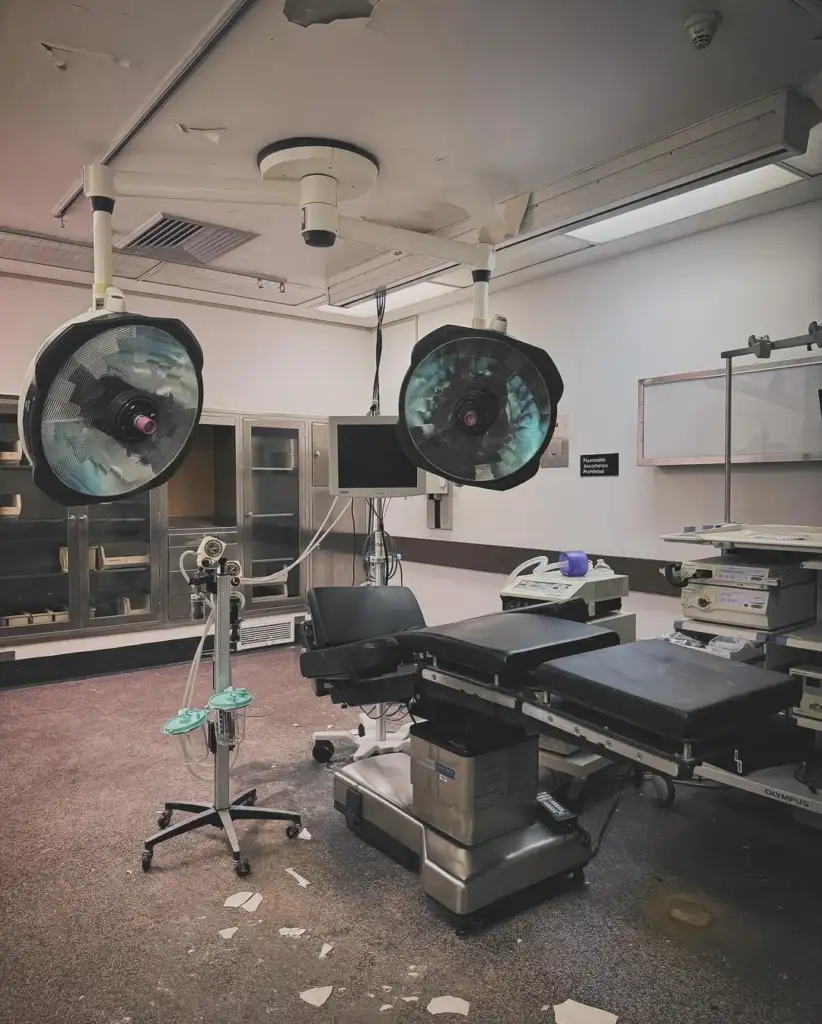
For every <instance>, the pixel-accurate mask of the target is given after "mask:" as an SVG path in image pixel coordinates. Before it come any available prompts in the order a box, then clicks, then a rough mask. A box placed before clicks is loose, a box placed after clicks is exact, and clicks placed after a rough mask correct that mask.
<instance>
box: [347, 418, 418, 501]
mask: <svg viewBox="0 0 822 1024" xmlns="http://www.w3.org/2000/svg"><path fill="white" fill-rule="evenodd" d="M328 454H329V467H328V470H329V472H328V489H329V492H330V493H331V494H344V495H345V496H346V497H349V498H407V497H409V496H410V495H414V494H425V473H424V471H423V470H422V469H419V468H418V467H417V466H415V465H414V463H413V462H411V460H410V459H409V458H408V456H407V455H406V454H405V453H404V452H403V451H402V449H401V448H400V445H399V442H398V441H397V417H396V416H332V417H331V418H330V419H329V421H328Z"/></svg>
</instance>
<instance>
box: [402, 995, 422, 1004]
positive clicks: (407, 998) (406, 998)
mask: <svg viewBox="0 0 822 1024" xmlns="http://www.w3.org/2000/svg"><path fill="white" fill-rule="evenodd" d="M400 998H401V999H402V1001H403V1002H404V1003H418V1002H419V1001H420V997H419V996H400Z"/></svg>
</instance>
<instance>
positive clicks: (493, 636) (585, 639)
mask: <svg viewBox="0 0 822 1024" xmlns="http://www.w3.org/2000/svg"><path fill="white" fill-rule="evenodd" d="M396 640H397V642H398V643H399V645H400V646H401V647H402V648H404V649H405V650H408V651H413V652H414V653H415V654H427V655H430V656H431V657H434V658H437V659H440V660H441V661H442V662H443V663H447V664H448V665H454V666H460V667H463V668H466V669H470V670H471V671H476V672H482V673H485V674H486V675H500V676H502V675H508V674H510V673H514V672H527V671H528V670H530V669H533V668H535V667H536V666H537V665H540V664H542V662H544V661H547V660H548V659H549V658H558V657H561V656H563V655H569V654H579V653H581V652H583V651H595V650H598V649H599V648H601V647H611V646H614V645H616V644H618V643H619V637H618V636H617V634H616V633H614V632H613V631H612V630H610V629H602V628H601V627H599V626H589V625H586V624H585V623H581V622H567V621H566V620H565V619H554V618H550V617H548V616H547V615H538V614H535V613H532V612H495V613H494V614H493V615H481V616H479V618H476V619H463V621H462V622H452V623H449V624H448V625H445V626H428V627H426V628H425V629H415V630H413V631H412V632H410V633H402V634H396Z"/></svg>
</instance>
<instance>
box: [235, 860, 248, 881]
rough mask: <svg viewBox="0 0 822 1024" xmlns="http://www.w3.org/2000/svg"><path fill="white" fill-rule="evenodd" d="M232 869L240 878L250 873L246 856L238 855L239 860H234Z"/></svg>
mask: <svg viewBox="0 0 822 1024" xmlns="http://www.w3.org/2000/svg"><path fill="white" fill-rule="evenodd" d="M234 870H235V872H236V873H237V874H238V875H239V876H240V878H245V877H246V875H250V874H251V865H250V864H249V863H248V857H240V859H239V860H236V861H235V862H234Z"/></svg>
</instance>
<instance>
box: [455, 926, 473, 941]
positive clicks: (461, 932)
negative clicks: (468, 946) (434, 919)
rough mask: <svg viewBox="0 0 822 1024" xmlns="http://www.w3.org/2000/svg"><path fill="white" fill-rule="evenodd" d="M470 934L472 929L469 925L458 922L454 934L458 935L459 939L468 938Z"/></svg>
mask: <svg viewBox="0 0 822 1024" xmlns="http://www.w3.org/2000/svg"><path fill="white" fill-rule="evenodd" d="M470 934H471V929H470V928H469V927H468V925H467V924H458V925H457V927H456V928H455V929H454V935H456V937H457V938H458V939H467V938H468V937H469V935H470Z"/></svg>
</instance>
